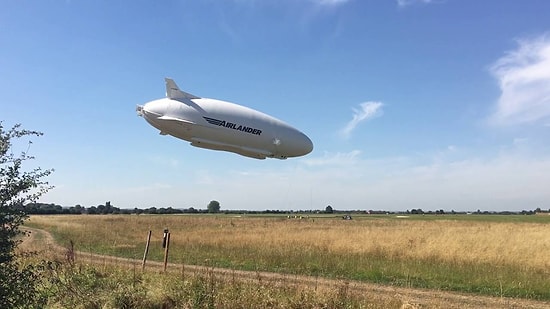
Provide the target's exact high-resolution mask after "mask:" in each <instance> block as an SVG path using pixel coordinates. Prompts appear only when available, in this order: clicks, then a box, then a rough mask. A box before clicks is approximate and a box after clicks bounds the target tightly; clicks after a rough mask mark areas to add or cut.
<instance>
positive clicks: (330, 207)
mask: <svg viewBox="0 0 550 309" xmlns="http://www.w3.org/2000/svg"><path fill="white" fill-rule="evenodd" d="M325 212H326V213H327V214H331V213H333V212H334V210H333V209H332V206H330V205H328V206H327V207H326V208H325Z"/></svg>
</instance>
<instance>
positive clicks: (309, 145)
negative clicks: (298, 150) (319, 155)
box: [302, 133, 313, 155]
mask: <svg viewBox="0 0 550 309" xmlns="http://www.w3.org/2000/svg"><path fill="white" fill-rule="evenodd" d="M302 135H303V138H302V140H303V141H302V145H303V146H302V152H303V155H306V154H308V153H310V152H311V151H313V142H312V141H311V140H310V139H309V137H307V135H305V134H303V133H302Z"/></svg>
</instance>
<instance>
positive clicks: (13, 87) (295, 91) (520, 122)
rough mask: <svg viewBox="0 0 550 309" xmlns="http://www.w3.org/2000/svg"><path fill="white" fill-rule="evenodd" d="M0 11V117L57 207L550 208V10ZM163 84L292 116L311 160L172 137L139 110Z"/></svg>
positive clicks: (238, 0)
mask: <svg viewBox="0 0 550 309" xmlns="http://www.w3.org/2000/svg"><path fill="white" fill-rule="evenodd" d="M1 6H2V9H1V10H0V29H2V31H0V72H1V74H0V110H1V114H0V120H2V121H3V125H4V127H5V128H7V127H11V126H12V125H13V124H15V123H21V124H22V125H23V127H24V128H27V129H34V130H39V131H42V132H44V134H45V135H44V136H43V137H41V138H37V139H36V138H35V139H33V144H32V147H31V149H30V153H31V154H32V155H35V156H36V160H35V161H34V162H32V164H33V165H37V166H41V167H43V168H54V169H55V172H54V174H52V175H51V176H50V177H49V178H48V180H49V182H50V184H52V185H55V186H56V188H55V189H53V190H51V191H50V192H49V193H48V194H47V195H45V196H43V197H42V198H41V201H42V202H48V203H49V202H52V203H57V204H61V205H65V206H73V205H76V204H80V205H83V206H92V205H98V204H103V203H105V201H111V203H112V205H114V206H117V207H121V208H133V207H139V208H146V207H152V206H155V207H169V206H171V207H176V208H188V207H195V208H205V207H206V205H207V204H208V202H209V201H210V200H218V201H220V203H221V206H222V209H248V210H264V209H294V210H298V209H324V208H325V207H326V206H327V205H332V207H333V208H335V209H387V210H406V209H412V208H422V209H423V210H437V209H445V210H451V209H454V210H474V211H475V210H477V209H480V210H521V209H534V208H536V207H541V208H543V209H548V208H550V189H549V188H550V142H549V141H550V19H549V18H548V14H547V12H550V2H548V1H543V0H540V1H537V0H528V1H497V0H486V1H473V0H472V1H470V0H463V1H458V0H437V1H435V0H434V1H431V0H396V1H390V0H388V1H363V0H202V1H199V0H196V1H191V0H188V1H184V0H180V1H132V2H128V1H79V0H71V1H14V0H13V1H4V2H2V4H1ZM164 77H171V78H173V79H175V80H176V82H177V83H178V85H179V86H180V88H182V89H184V90H186V91H188V92H190V93H193V94H196V95H199V96H203V97H210V98H217V99H222V100H227V101H231V102H236V103H239V104H243V105H246V106H248V107H251V108H254V109H257V110H260V111H262V112H265V113H268V114H270V115H272V116H275V117H277V118H280V119H282V120H284V121H286V122H288V123H290V124H291V125H293V126H295V127H297V128H298V129H300V130H301V131H303V132H304V133H306V134H307V135H308V136H309V137H310V138H311V139H312V140H313V143H314V147H315V148H314V151H313V152H312V153H311V154H309V155H307V156H305V157H301V158H295V159H289V160H284V161H281V160H269V159H268V160H264V161H260V160H254V159H250V158H246V157H241V156H238V155H236V154H232V153H224V152H216V151H209V150H204V149H199V148H195V147H191V146H190V145H188V143H187V142H185V141H181V140H178V139H175V138H171V137H167V136H160V135H159V134H158V132H157V130H155V129H154V128H152V127H151V126H149V125H148V124H147V123H146V122H145V121H144V120H143V119H142V118H139V117H137V116H136V113H135V106H136V104H143V103H145V102H148V101H150V100H153V99H157V98H161V97H163V96H164V92H165V89H164V80H163V78H164ZM21 147H22V148H26V146H24V145H21ZM23 150H24V149H23ZM29 167H30V166H29Z"/></svg>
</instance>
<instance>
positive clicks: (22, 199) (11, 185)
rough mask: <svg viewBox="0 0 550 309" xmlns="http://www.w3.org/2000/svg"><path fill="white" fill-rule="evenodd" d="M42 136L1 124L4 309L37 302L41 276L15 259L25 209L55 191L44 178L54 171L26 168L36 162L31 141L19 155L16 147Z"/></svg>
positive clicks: (0, 297)
mask: <svg viewBox="0 0 550 309" xmlns="http://www.w3.org/2000/svg"><path fill="white" fill-rule="evenodd" d="M41 135H42V133H40V132H37V131H29V130H24V129H21V128H20V125H19V124H17V125H15V126H13V127H12V128H11V129H10V130H8V131H4V127H3V125H2V122H0V248H1V250H0V282H1V284H0V308H17V307H29V305H30V304H32V302H33V301H34V300H33V298H34V297H32V295H36V294H35V293H33V291H34V282H35V281H36V279H37V276H38V275H37V274H36V272H33V271H32V267H30V266H27V267H20V265H18V263H17V261H16V260H15V248H16V247H17V245H18V243H19V241H18V240H16V236H18V235H20V234H22V233H23V232H22V231H21V230H20V229H19V226H20V225H22V224H23V222H24V221H25V219H26V218H27V214H26V213H25V206H26V205H27V204H29V203H31V202H35V201H36V200H37V199H38V198H39V197H40V196H41V195H43V194H44V193H46V192H47V191H48V190H49V189H51V188H52V187H51V186H49V185H48V182H46V181H43V180H42V179H43V178H44V177H46V176H48V175H50V174H51V173H52V172H53V170H51V169H48V170H42V169H41V168H39V167H38V168H33V169H30V170H24V169H23V168H22V167H23V163H25V162H27V161H29V160H33V159H34V157H33V156H30V155H29V149H30V146H31V144H32V142H31V141H28V145H27V150H26V151H22V152H20V154H19V155H16V154H14V150H13V149H12V148H13V142H14V141H16V140H17V139H20V138H24V137H28V136H41ZM22 289H23V290H22Z"/></svg>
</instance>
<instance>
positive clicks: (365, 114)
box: [340, 102, 384, 139]
mask: <svg viewBox="0 0 550 309" xmlns="http://www.w3.org/2000/svg"><path fill="white" fill-rule="evenodd" d="M359 106H360V107H361V109H355V108H353V116H352V119H351V121H349V122H348V123H347V124H346V126H345V127H344V128H343V129H342V130H340V133H341V134H342V136H343V137H344V138H346V139H347V138H349V137H350V136H351V133H352V132H353V130H355V128H356V127H357V125H358V124H359V123H361V122H363V121H367V120H369V119H372V118H375V117H378V116H381V115H382V114H383V112H382V106H384V104H382V103H381V102H364V103H361V104H359Z"/></svg>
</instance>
